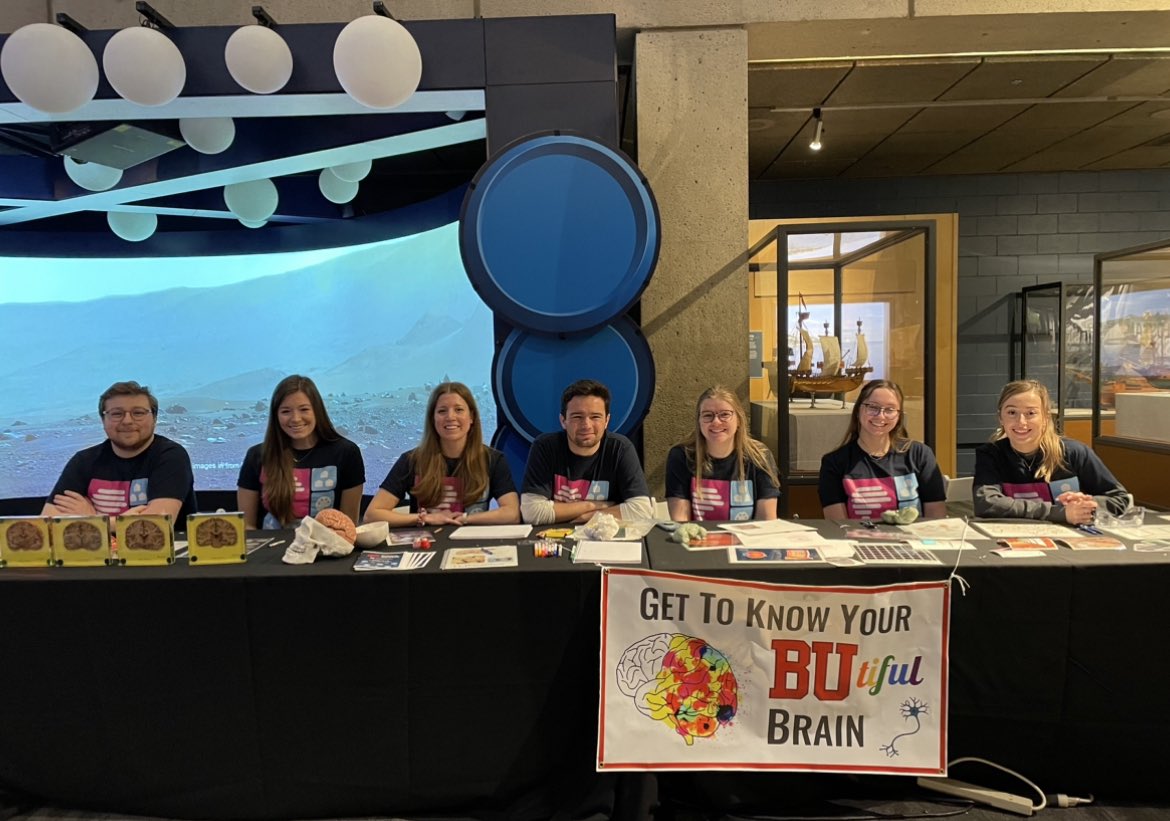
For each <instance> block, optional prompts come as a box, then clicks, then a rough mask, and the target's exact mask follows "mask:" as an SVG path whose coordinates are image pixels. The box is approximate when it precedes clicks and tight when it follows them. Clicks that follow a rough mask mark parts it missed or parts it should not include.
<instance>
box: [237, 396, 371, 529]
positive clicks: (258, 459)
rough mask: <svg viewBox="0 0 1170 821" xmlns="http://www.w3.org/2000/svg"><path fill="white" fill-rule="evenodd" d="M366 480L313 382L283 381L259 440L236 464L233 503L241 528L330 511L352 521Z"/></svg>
mask: <svg viewBox="0 0 1170 821" xmlns="http://www.w3.org/2000/svg"><path fill="white" fill-rule="evenodd" d="M365 481H366V467H365V463H364V462H363V461H362V452H361V450H360V449H359V448H358V446H357V445H355V444H354V443H353V442H351V441H349V440H348V439H346V438H345V437H344V436H342V435H341V434H340V433H338V432H337V428H335V427H333V422H332V421H330V419H329V413H328V411H326V410H325V403H324V402H323V401H322V399H321V393H320V392H319V391H318V390H317V386H316V385H314V384H313V380H312V379H309V377H307V376H299V375H295V374H294V375H293V376H288V377H285V378H284V379H282V380H281V381H280V383H279V384H277V386H276V389H275V390H274V391H273V392H272V401H271V402H270V403H269V404H268V429H267V430H266V431H265V433H264V442H263V443H262V444H259V445H253V446H252V447H251V448H249V449H248V453H247V455H246V456H244V463H243V464H242V465H241V466H240V477H239V479H238V480H237V482H236V484H237V485H238V487H237V489H236V501H237V504H238V505H239V507H240V510H242V511H243V512H244V526H245V527H247V528H248V529H249V530H255V529H257V527H263V528H265V529H279V528H287V527H293V526H295V525H296V523H297V522H299V521H300V520H301V519H302V518H304V517H305V516H315V515H317V514H318V513H320V512H321V511H322V510H324V509H326V508H330V507H332V508H336V509H337V510H340V511H341V512H342V513H344V514H345V515H346V516H348V517H349V518H351V519H353V520H354V521H355V522H356V521H357V518H358V510H359V509H360V508H361V503H362V485H364V484H365Z"/></svg>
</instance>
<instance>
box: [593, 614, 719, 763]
mask: <svg viewBox="0 0 1170 821" xmlns="http://www.w3.org/2000/svg"><path fill="white" fill-rule="evenodd" d="M616 674H617V684H618V688H619V689H620V690H621V691H622V693H623V694H625V695H627V696H629V697H630V698H632V699H633V700H634V706H635V707H637V708H638V711H639V712H640V713H642V714H643V715H645V716H648V717H649V718H652V719H654V720H655V721H662V722H664V723H666V724H668V725H669V726H670V727H671V728H672V729H673V730H674V731H675V732H676V733H678V734H679V735H680V736H682V739H683V741H685V742H686V743H687V744H694V743H695V739H696V738H710V737H711V736H713V735H714V734H715V731H716V730H718V729H719V728H720V727H722V726H723V725H725V724H730V723H731V721H732V719H734V718H735V713H736V709H737V708H738V703H739V695H738V693H739V685H738V684H737V683H736V681H735V673H734V672H733V671H732V669H731V662H729V661H728V660H727V657H726V656H725V655H723V654H722V653H720V652H719V651H718V650H716V649H715V648H714V647H712V646H711V645H709V644H707V642H705V641H703V640H702V639H698V638H695V637H693V636H685V635H683V634H681V633H673V634H671V633H659V634H657V635H654V636H647V637H646V638H644V639H642V640H641V641H639V642H637V643H635V644H632V645H630V646H629V647H627V648H626V650H625V652H624V653H622V657H621V660H620V661H619V662H618V664H617V671H616Z"/></svg>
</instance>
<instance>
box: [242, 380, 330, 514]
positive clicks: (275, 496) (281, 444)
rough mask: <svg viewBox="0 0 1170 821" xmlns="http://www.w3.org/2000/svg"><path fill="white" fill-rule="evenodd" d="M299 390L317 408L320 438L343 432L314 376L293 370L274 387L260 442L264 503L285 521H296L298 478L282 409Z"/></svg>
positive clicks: (326, 439)
mask: <svg viewBox="0 0 1170 821" xmlns="http://www.w3.org/2000/svg"><path fill="white" fill-rule="evenodd" d="M298 391H300V392H301V393H303V394H304V395H305V396H307V397H308V398H309V406H310V407H312V409H313V422H314V427H313V432H314V433H315V434H316V435H317V442H318V443H320V442H336V441H337V440H338V439H340V438H341V434H340V433H338V432H337V428H335V427H333V422H331V421H330V420H329V412H328V411H326V410H325V402H324V401H323V400H322V399H321V392H320V391H318V390H317V386H316V385H314V384H313V380H312V379H310V378H309V377H307V376H300V375H298V374H293V375H292V376H286V377H285V378H284V379H282V380H280V382H278V383H277V385H276V389H275V390H274V391H272V401H271V402H269V403H268V428H267V429H266V430H265V431H264V444H262V445H261V446H260V464H261V466H262V467H263V468H264V496H265V499H264V506H265V507H266V508H268V512H269V513H271V514H272V516H273V517H274V518H275V519H276V520H277V521H279V522H280V523H281V524H282V525H288V524H291V523H292V521H293V492H294V490H295V486H296V482H295V481H294V479H293V467H294V464H293V449H292V444H291V443H290V441H289V438H288V434H287V433H285V432H284V431H283V430H281V429H280V418H279V414H278V411H279V410H280V405H281V403H282V402H284V400H286V399H288V398H289V397H290V396H292V395H293V394H294V393H297V392H298Z"/></svg>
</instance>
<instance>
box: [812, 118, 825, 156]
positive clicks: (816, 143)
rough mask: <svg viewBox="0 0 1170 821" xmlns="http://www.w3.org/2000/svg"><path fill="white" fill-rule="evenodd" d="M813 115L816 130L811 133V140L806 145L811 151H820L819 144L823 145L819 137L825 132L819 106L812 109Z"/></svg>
mask: <svg viewBox="0 0 1170 821" xmlns="http://www.w3.org/2000/svg"><path fill="white" fill-rule="evenodd" d="M813 117H814V118H816V121H817V130H816V132H814V133H813V138H812V142H810V143H809V144H808V147H809V148H811V149H812V150H813V151H820V150H821V146H822V145H824V143H823V142H821V137H822V136H823V135H824V133H825V121H824V120H822V119H821V110H820V109H819V108H814V109H813Z"/></svg>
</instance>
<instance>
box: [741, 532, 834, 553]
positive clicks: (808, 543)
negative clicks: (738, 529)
mask: <svg viewBox="0 0 1170 821" xmlns="http://www.w3.org/2000/svg"><path fill="white" fill-rule="evenodd" d="M735 535H736V536H738V537H739V540H740V542H742V543H743V544H745V545H747V546H749V547H815V548H817V549H818V550H820V549H821V548H822V547H823V546H824V545H825V543H826V542H828V541H830V540H829V539H826V538H825V537H824V536H822V535H821V534H820V533H817V532H816V531H815V530H809V531H807V532H806V531H800V532H793V533H765V534H761V535H759V536H749V535H748V534H746V533H737V534H735ZM834 541H841V540H840V539H836V540H834Z"/></svg>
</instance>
